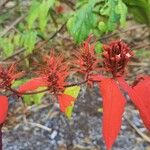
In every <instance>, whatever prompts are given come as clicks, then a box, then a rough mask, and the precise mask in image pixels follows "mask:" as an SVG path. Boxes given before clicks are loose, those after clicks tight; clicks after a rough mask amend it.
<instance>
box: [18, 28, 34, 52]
mask: <svg viewBox="0 0 150 150" xmlns="http://www.w3.org/2000/svg"><path fill="white" fill-rule="evenodd" d="M36 38H37V32H36V31H32V30H31V31H30V30H28V31H26V32H24V33H23V34H22V37H21V40H20V43H21V45H22V46H24V48H26V51H25V54H31V53H32V50H33V49H34V45H35V43H36Z"/></svg>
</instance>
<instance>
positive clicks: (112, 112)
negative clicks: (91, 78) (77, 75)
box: [100, 79, 126, 149]
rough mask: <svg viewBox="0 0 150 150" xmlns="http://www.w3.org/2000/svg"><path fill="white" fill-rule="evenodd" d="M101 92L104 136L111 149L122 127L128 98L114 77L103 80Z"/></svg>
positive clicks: (108, 147)
mask: <svg viewBox="0 0 150 150" xmlns="http://www.w3.org/2000/svg"><path fill="white" fill-rule="evenodd" d="M100 92H101V94H102V97H103V136H104V140H105V143H106V146H107V149H110V148H111V147H112V145H113V143H114V142H115V139H116V138H117V135H118V133H119V131H120V128H121V123H122V114H123V112H124V107H125V103H126V100H125V98H124V96H123V95H122V93H121V91H120V89H119V88H118V85H117V84H116V83H115V81H114V80H113V79H104V80H102V82H101V83H100Z"/></svg>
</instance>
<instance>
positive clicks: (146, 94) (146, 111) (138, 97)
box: [118, 77, 150, 130]
mask: <svg viewBox="0 0 150 150" xmlns="http://www.w3.org/2000/svg"><path fill="white" fill-rule="evenodd" d="M118 81H119V84H120V85H121V87H122V88H123V89H124V90H125V91H127V92H128V94H129V96H130V98H131V100H132V102H133V103H134V104H135V106H136V107H137V109H138V110H139V112H140V116H141V118H142V119H143V122H144V124H145V126H146V127H147V128H148V129H149V130H150V78H149V77H147V78H145V80H143V81H141V82H139V83H138V84H137V85H136V86H135V87H134V88H131V87H130V86H129V85H128V84H127V83H126V81H125V80H124V78H122V77H120V78H118Z"/></svg>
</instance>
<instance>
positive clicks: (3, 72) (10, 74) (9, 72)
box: [0, 64, 23, 89]
mask: <svg viewBox="0 0 150 150" xmlns="http://www.w3.org/2000/svg"><path fill="white" fill-rule="evenodd" d="M22 75H23V72H19V73H17V72H16V65H15V64H13V65H11V66H10V67H8V68H4V67H2V66H1V65H0V88H3V89H5V88H7V87H10V86H11V85H12V83H13V81H14V80H15V79H17V78H19V77H21V76H22Z"/></svg>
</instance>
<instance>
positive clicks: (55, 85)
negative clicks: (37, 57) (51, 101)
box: [38, 50, 69, 94]
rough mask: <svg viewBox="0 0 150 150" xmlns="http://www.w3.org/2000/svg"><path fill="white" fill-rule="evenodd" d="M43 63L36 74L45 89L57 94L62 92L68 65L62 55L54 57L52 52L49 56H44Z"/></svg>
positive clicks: (67, 73)
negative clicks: (40, 78)
mask: <svg viewBox="0 0 150 150" xmlns="http://www.w3.org/2000/svg"><path fill="white" fill-rule="evenodd" d="M44 61H45V62H46V64H44V65H41V69H40V71H39V72H38V74H39V75H40V76H41V77H42V78H43V80H44V82H45V84H46V86H47V87H49V89H50V91H51V92H53V93H55V94H56V93H58V92H60V91H63V90H64V85H66V81H65V80H66V78H67V77H68V75H69V72H68V70H69V67H68V63H67V62H66V61H65V59H64V58H63V56H62V55H57V56H55V54H54V51H53V50H52V52H51V54H50V56H45V57H44Z"/></svg>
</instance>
